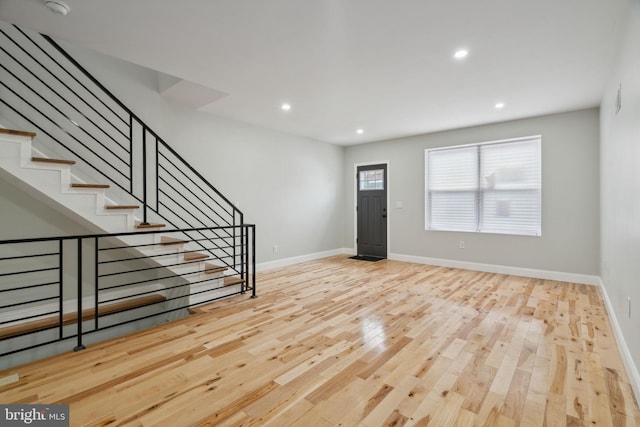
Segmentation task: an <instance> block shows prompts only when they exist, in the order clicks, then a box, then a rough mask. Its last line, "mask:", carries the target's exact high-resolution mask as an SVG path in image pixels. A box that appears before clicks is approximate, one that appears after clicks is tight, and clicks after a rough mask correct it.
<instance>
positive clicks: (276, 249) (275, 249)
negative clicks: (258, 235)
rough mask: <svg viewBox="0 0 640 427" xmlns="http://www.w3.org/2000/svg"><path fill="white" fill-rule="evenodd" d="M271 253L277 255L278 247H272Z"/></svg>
mask: <svg viewBox="0 0 640 427" xmlns="http://www.w3.org/2000/svg"><path fill="white" fill-rule="evenodd" d="M273 253H274V254H277V253H278V245H273Z"/></svg>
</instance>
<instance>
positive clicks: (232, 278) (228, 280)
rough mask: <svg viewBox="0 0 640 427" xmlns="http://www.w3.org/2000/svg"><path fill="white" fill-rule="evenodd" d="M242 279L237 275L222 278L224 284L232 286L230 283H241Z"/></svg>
mask: <svg viewBox="0 0 640 427" xmlns="http://www.w3.org/2000/svg"><path fill="white" fill-rule="evenodd" d="M243 282H244V280H242V279H241V278H240V277H237V276H227V277H225V278H224V286H232V285H237V284H238V283H243Z"/></svg>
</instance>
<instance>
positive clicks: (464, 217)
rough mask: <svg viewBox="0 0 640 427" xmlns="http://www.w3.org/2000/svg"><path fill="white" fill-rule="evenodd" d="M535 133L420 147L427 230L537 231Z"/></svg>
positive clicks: (537, 144)
mask: <svg viewBox="0 0 640 427" xmlns="http://www.w3.org/2000/svg"><path fill="white" fill-rule="evenodd" d="M540 145H541V138H540V136H535V137H528V138H520V139H516V140H510V141H500V142H489V143H483V144H474V145H465V146H461V147H453V148H438V149H431V150H425V169H426V170H425V180H426V197H425V204H426V206H425V217H426V218H425V222H426V227H425V228H426V229H427V230H449V231H472V232H481V233H502V234H519V235H533V236H536V235H540V234H541V214H540V212H541V158H540Z"/></svg>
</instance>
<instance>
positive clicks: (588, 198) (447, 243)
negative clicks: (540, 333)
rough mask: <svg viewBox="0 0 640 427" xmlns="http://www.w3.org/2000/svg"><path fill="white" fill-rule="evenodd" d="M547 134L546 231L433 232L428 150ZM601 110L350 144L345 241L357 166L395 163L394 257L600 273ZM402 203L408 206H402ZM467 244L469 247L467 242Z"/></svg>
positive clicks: (392, 206)
mask: <svg viewBox="0 0 640 427" xmlns="http://www.w3.org/2000/svg"><path fill="white" fill-rule="evenodd" d="M537 134H541V135H542V236H541V237H527V236H507V235H498V234H480V233H461V232H442V231H425V229H424V150H425V149H426V148H433V147H441V146H451V145H458V144H470V143H476V142H485V141H492V140H500V139H507V138H515V137H521V136H529V135H537ZM598 140H599V128H598V109H588V110H582V111H575V112H570V113H564V114H555V115H549V116H543V117H535V118H530V119H524V120H516V121H510V122H503V123H498V124H492V125H486V126H478V127H470V128H464V129H457V130H452V131H447V132H439V133H432V134H427V135H419V136H415V137H408V138H400V139H393V140H388V141H382V142H378V143H372V144H365V145H357V146H351V147H347V149H346V153H345V168H344V177H345V183H346V184H345V185H346V187H347V190H346V206H345V221H346V227H345V229H346V233H345V241H344V245H345V246H346V247H353V246H354V243H353V236H354V234H353V233H354V231H353V230H354V191H353V189H354V188H355V173H354V164H355V163H366V162H375V161H388V162H389V230H390V246H389V251H390V253H392V254H399V255H411V256H418V257H427V258H440V259H447V260H456V261H462V262H474V263H483V264H494V265H506V266H511V267H520V268H532V269H540V270H548V271H560V272H566V273H578V274H588V275H594V274H598V272H599V269H598V262H599V261H598V260H599V249H598V247H599V221H600V218H599V208H598V206H599V191H598V188H599V183H598V174H599V164H598V150H599V148H598ZM397 201H401V202H402V204H403V208H401V209H398V208H396V202H397ZM461 240H464V241H465V249H460V248H459V242H460V241H461Z"/></svg>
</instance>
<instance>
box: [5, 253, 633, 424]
mask: <svg viewBox="0 0 640 427" xmlns="http://www.w3.org/2000/svg"><path fill="white" fill-rule="evenodd" d="M258 290H259V292H258V293H259V298H258V299H247V298H246V297H242V296H238V297H233V298H230V299H226V300H222V301H217V302H214V303H212V304H209V305H204V306H200V307H198V311H197V313H196V314H194V315H192V316H190V317H188V318H185V319H182V320H179V321H176V322H172V323H166V324H163V325H160V326H157V327H154V328H151V329H148V330H144V331H140V332H137V333H134V334H132V335H129V336H126V337H120V338H117V339H114V340H111V341H108V342H104V343H100V344H96V345H92V346H89V347H88V348H87V349H86V350H84V351H81V352H77V353H73V352H69V353H65V354H61V355H59V356H55V357H52V358H49V359H46V360H43V361H39V362H33V363H29V364H27V365H24V366H20V367H16V368H13V369H9V370H6V371H4V372H0V378H14V379H16V380H15V381H11V382H7V383H2V385H0V402H2V403H17V402H20V403H43V404H52V403H69V404H70V408H71V419H72V425H74V426H76V425H77V426H85V425H86V426H99V425H114V426H116V425H118V426H125V425H126V426H138V425H144V426H164V425H172V426H174V425H175V426H214V425H219V426H245V427H247V426H265V425H267V426H277V427H280V426H305V427H306V426H311V425H313V426H362V427H367V426H371V427H373V426H381V425H394V426H407V427H408V426H488V427H496V426H505V427H506V426H508V427H512V426H513V427H515V426H523V427H534V426H543V425H546V426H589V425H596V426H614V425H615V426H618V425H620V426H635V425H640V411H638V406H637V403H636V402H635V400H634V396H633V392H632V390H631V387H630V385H629V380H628V378H627V376H626V373H625V370H624V366H623V364H622V359H621V357H620V354H619V352H618V349H617V345H616V341H615V338H614V335H613V332H612V329H611V324H610V322H609V319H608V317H607V314H606V309H605V306H604V303H603V299H602V297H601V295H600V293H599V290H598V288H596V287H592V286H584V285H576V284H571V283H563V282H557V281H550V280H541V279H529V278H524V277H515V276H508V275H501V274H494V273H484V272H474V271H466V270H458V269H454V268H445V267H434V266H427V265H418V264H409V263H403V262H396V261H388V260H384V261H379V262H376V263H368V262H362V261H356V260H351V259H348V258H347V257H346V256H338V257H331V258H326V259H322V260H317V261H311V262H307V263H303V264H298V265H294V266H290V267H286V268H280V269H275V270H271V271H266V272H263V273H259V274H258Z"/></svg>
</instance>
